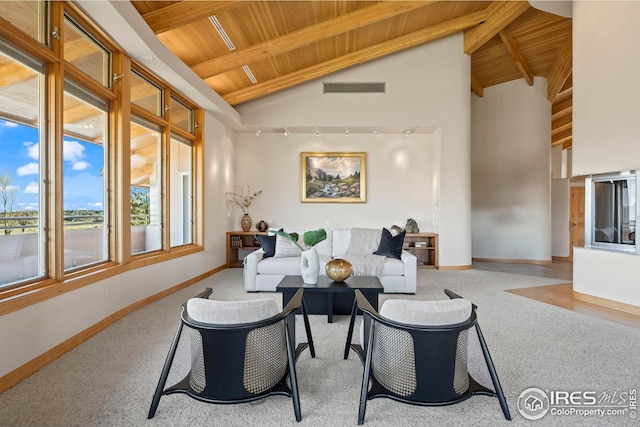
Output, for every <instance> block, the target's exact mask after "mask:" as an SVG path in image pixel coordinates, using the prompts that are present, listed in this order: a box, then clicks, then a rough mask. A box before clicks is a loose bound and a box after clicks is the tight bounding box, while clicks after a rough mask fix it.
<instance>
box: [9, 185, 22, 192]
mask: <svg viewBox="0 0 640 427" xmlns="http://www.w3.org/2000/svg"><path fill="white" fill-rule="evenodd" d="M6 190H7V191H8V192H9V191H15V192H16V193H17V192H18V191H20V187H18V186H17V185H7V187H6Z"/></svg>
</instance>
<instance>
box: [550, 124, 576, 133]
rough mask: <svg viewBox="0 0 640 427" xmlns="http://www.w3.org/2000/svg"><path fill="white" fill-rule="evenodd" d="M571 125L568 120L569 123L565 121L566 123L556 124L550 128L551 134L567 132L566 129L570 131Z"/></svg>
mask: <svg viewBox="0 0 640 427" xmlns="http://www.w3.org/2000/svg"><path fill="white" fill-rule="evenodd" d="M572 127H573V126H572V123H571V122H569V123H566V124H564V125H562V126H558V127H556V128H553V129H552V130H551V136H556V135H559V134H562V133H564V132H567V131H568V132H571V129H572Z"/></svg>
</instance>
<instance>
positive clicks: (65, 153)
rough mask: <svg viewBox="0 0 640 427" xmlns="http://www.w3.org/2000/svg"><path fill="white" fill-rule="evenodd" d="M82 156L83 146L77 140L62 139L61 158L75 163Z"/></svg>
mask: <svg viewBox="0 0 640 427" xmlns="http://www.w3.org/2000/svg"><path fill="white" fill-rule="evenodd" d="M83 157H84V146H83V145H82V144H80V143H79V142H78V141H63V146H62V158H63V159H64V160H66V161H68V162H71V163H76V162H79V161H80V160H81V159H82V158H83Z"/></svg>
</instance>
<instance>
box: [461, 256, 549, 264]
mask: <svg viewBox="0 0 640 427" xmlns="http://www.w3.org/2000/svg"><path fill="white" fill-rule="evenodd" d="M472 261H473V262H496V263H503V264H534V265H550V264H553V261H552V260H550V259H549V260H536V259H505V258H472Z"/></svg>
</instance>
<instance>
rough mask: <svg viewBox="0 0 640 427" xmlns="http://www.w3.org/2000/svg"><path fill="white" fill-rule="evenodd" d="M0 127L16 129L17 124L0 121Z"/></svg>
mask: <svg viewBox="0 0 640 427" xmlns="http://www.w3.org/2000/svg"><path fill="white" fill-rule="evenodd" d="M0 125H2V126H4V127H7V128H17V127H18V124H17V123H14V122H8V121H6V120H0Z"/></svg>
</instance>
